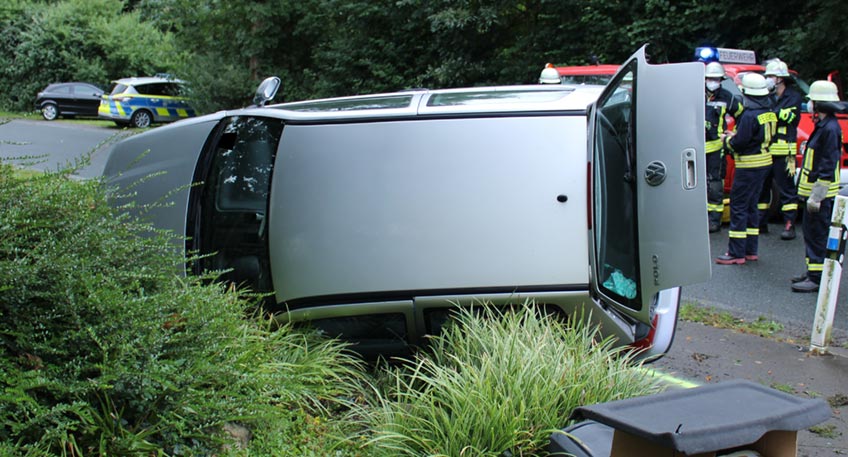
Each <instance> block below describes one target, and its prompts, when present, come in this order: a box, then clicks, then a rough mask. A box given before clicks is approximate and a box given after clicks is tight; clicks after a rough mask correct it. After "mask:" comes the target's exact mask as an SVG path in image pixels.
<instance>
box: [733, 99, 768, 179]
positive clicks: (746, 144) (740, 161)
mask: <svg viewBox="0 0 848 457" xmlns="http://www.w3.org/2000/svg"><path fill="white" fill-rule="evenodd" d="M776 129H777V115H776V114H775V113H774V111H772V110H771V106H769V105H768V99H766V98H765V97H760V100H757V99H754V98H753V97H748V98H747V99H746V103H745V110H744V111H743V112H742V115H741V116H739V119H738V120H737V123H736V135H734V136H732V137H727V138H725V146H726V147H727V148H728V149H729V150H730V152H732V153H733V160H735V161H736V168H761V167H768V166H771V154H770V153H769V146H770V145H771V142H772V140H773V139H774V131H775V130H776Z"/></svg>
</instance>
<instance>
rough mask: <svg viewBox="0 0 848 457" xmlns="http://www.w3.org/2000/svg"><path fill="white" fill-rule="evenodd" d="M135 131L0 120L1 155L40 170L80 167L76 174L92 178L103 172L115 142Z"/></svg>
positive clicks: (58, 123)
mask: <svg viewBox="0 0 848 457" xmlns="http://www.w3.org/2000/svg"><path fill="white" fill-rule="evenodd" d="M132 133H134V131H133V130H126V129H119V128H117V127H112V128H106V127H97V126H90V125H84V124H78V123H71V122H64V121H54V122H47V121H43V120H20V119H16V120H12V121H10V122H7V123H5V124H0V158H4V159H13V160H15V161H17V162H18V163H22V164H27V166H28V167H29V168H35V169H39V170H57V169H62V168H66V167H75V168H76V167H78V168H79V169H78V170H77V171H76V173H74V174H76V175H78V176H80V177H83V178H92V177H97V176H100V175H101V174H102V172H103V167H104V166H105V165H106V159H107V158H108V157H109V151H111V149H112V146H113V145H114V143H115V142H116V141H118V140H119V139H121V138H124V137H125V136H127V135H131V134H132ZM80 160H82V162H79V161H80Z"/></svg>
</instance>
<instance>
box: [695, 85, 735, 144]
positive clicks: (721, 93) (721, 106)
mask: <svg viewBox="0 0 848 457" xmlns="http://www.w3.org/2000/svg"><path fill="white" fill-rule="evenodd" d="M705 98H706V108H705V110H704V133H705V137H704V140H705V151H706V153H707V154H709V153H711V152H716V151H720V150H721V147H722V144H721V140H720V139H719V136H720V135H721V134H722V133H724V132H725V130H727V119H726V117H725V116H726V115H728V114H729V115H730V116H731V117H732V118H734V119H739V115H740V114H741V113H742V110H743V109H744V108H743V107H742V102H741V101H740V100H739V99H738V98H736V97H734V96H733V94H731V93H730V92H729V91H727V90H725V89H724V88H723V87H719V88H718V90H716V91H715V92H710V91H706V92H705Z"/></svg>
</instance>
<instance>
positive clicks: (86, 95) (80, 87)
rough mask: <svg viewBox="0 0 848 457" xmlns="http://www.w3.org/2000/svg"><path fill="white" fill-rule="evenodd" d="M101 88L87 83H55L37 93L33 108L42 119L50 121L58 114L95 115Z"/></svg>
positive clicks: (101, 91) (64, 115)
mask: <svg viewBox="0 0 848 457" xmlns="http://www.w3.org/2000/svg"><path fill="white" fill-rule="evenodd" d="M102 96H103V89H101V88H99V87H97V86H95V85H93V84H89V83H81V82H70V83H55V84H50V85H49V86H47V87H46V88H45V89H44V90H43V91H41V92H39V93H38V98H36V100H35V108H36V109H37V110H39V111H41V115H42V116H44V119H47V120H48V121H52V120H53V119H56V118H57V117H59V116H63V117H73V116H88V117H97V109H98V108H99V107H100V97H102Z"/></svg>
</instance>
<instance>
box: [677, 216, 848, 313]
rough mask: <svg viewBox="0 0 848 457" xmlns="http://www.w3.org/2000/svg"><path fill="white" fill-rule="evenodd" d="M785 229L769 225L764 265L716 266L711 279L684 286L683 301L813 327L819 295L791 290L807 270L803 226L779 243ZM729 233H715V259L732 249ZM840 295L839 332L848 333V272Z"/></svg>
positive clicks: (762, 240) (712, 240) (761, 262)
mask: <svg viewBox="0 0 848 457" xmlns="http://www.w3.org/2000/svg"><path fill="white" fill-rule="evenodd" d="M781 230H782V227H781V226H780V225H778V224H770V225H769V233H767V234H765V235H761V236H760V250H759V257H760V260H759V261H757V262H748V263H746V264H745V265H717V264H713V267H712V278H711V279H710V281H709V282H707V283H703V284H696V285H692V286H687V287H684V288H683V296H682V300H683V301H684V302H685V301H689V302H698V303H701V304H704V305H708V306H713V307H716V308H721V309H727V310H730V311H733V312H734V314H735V313H739V314H742V315H750V316H751V317H753V318H756V317H759V316H763V317H765V318H768V319H771V320H774V321H777V322H786V323H789V324H793V325H796V326H801V327H807V328H812V324H813V319H814V314H815V310H816V298H817V294H815V293H809V294H801V293H796V292H792V290H791V288H790V282H789V278H791V277H793V276H796V275H798V274H800V273H802V272H803V271H804V268H805V267H804V240H803V236H802V235H801V227H800V226H799V227H798V230H797V233H798V236H797V237H796V238H795V239H794V240H790V241H784V240H781V239H780V232H781ZM727 234H728V230H727V226H726V225H725V226H724V227H723V228H722V230H721V232H718V233H713V234H710V246H711V250H712V257H713V258H715V257H716V256H718V255H721V254H723V253H724V252H726V251H727ZM846 267H848V265H846ZM846 270H848V268H847V269H846ZM840 291H841V292H840V293H839V295H838V299H837V305H836V314H835V317H834V328H836V329H840V330H848V271H843V273H842V280H841V287H840Z"/></svg>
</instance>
